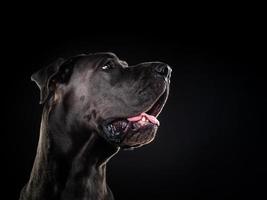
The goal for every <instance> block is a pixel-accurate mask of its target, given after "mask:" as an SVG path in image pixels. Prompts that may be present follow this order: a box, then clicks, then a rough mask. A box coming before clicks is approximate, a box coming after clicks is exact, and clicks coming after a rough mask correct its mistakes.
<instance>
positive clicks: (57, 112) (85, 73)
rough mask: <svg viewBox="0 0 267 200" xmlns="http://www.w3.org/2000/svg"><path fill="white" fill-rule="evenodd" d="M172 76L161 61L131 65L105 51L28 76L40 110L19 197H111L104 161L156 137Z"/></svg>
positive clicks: (64, 199)
mask: <svg viewBox="0 0 267 200" xmlns="http://www.w3.org/2000/svg"><path fill="white" fill-rule="evenodd" d="M170 76H171V68H170V67H169V66H168V65H167V64H165V63H162V62H145V63H140V64H138V65H135V66H128V64H127V62H125V61H123V60H120V59H119V58H118V57H117V56H116V55H115V54H113V53H109V52H108V53H95V54H82V55H77V56H74V57H71V58H69V59H66V60H65V59H62V58H59V59H58V60H56V61H55V62H53V63H52V64H50V65H49V66H47V67H45V68H43V69H41V70H40V71H38V72H36V73H35V74H33V75H32V77H31V78H32V80H33V81H35V82H36V83H37V85H38V87H39V88H40V96H41V97H40V103H41V104H43V107H44V108H43V114H42V121H41V128H40V136H39V143H38V148H37V153H36V157H35V161H34V165H33V168H32V172H31V176H30V179H29V181H28V183H27V184H26V185H25V186H24V187H23V189H22V191H21V194H20V200H59V199H62V200H81V199H83V200H84V199H88V200H110V199H113V195H112V192H111V191H110V189H109V187H108V186H107V184H106V164H107V162H108V161H109V159H110V158H111V157H112V156H114V155H115V154H116V153H117V152H118V151H119V149H129V148H130V149H133V148H137V147H140V146H142V145H145V144H148V143H150V142H151V141H152V140H153V139H154V137H155V134H156V132H157V129H158V126H159V121H158V120H157V118H156V117H157V116H158V115H159V113H160V112H161V110H162V108H163V106H164V104H165V102H166V100H167V97H168V94H169V84H170Z"/></svg>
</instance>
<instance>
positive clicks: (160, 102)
mask: <svg viewBox="0 0 267 200" xmlns="http://www.w3.org/2000/svg"><path fill="white" fill-rule="evenodd" d="M168 94H169V89H168V88H166V89H165V90H164V92H163V93H162V94H161V95H160V96H159V97H158V98H157V99H156V100H155V101H154V103H153V104H152V105H151V106H150V107H149V108H148V109H147V110H146V111H145V113H147V114H149V115H153V116H154V117H158V116H159V114H160V113H161V111H162V109H163V107H164V105H165V103H166V101H167V98H168Z"/></svg>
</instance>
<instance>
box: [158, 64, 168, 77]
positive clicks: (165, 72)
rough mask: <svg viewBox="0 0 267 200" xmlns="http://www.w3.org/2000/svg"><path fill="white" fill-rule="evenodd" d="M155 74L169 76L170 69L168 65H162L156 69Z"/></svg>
mask: <svg viewBox="0 0 267 200" xmlns="http://www.w3.org/2000/svg"><path fill="white" fill-rule="evenodd" d="M154 70H155V72H156V73H157V74H159V75H161V76H165V77H166V76H168V74H169V73H170V72H169V71H170V67H169V66H168V65H167V64H164V63H160V64H158V65H157V66H156V67H155V68H154Z"/></svg>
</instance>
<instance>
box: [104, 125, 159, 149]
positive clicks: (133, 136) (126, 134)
mask: <svg viewBox="0 0 267 200" xmlns="http://www.w3.org/2000/svg"><path fill="white" fill-rule="evenodd" d="M157 130H158V125H156V124H153V123H151V122H148V121H138V122H131V121H130V122H129V121H128V122H126V121H124V120H118V121H115V122H113V123H110V124H109V125H107V126H105V127H104V133H105V138H106V139H107V141H108V142H110V143H112V144H114V145H116V146H118V147H121V148H123V149H129V148H130V149H133V148H137V147H141V146H143V145H145V144H148V143H150V142H151V141H153V139H154V138H155V136H156V133H157Z"/></svg>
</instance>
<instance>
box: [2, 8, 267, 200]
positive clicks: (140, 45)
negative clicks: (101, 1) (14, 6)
mask: <svg viewBox="0 0 267 200" xmlns="http://www.w3.org/2000/svg"><path fill="white" fill-rule="evenodd" d="M55 10H57V9H55ZM88 10H89V11H88V12H89V13H90V15H89V14H88V15H84V16H82V17H80V18H79V17H78V18H77V19H76V18H75V19H73V16H74V15H76V13H75V12H65V13H64V14H60V15H59V16H57V18H55V17H52V16H51V13H50V10H49V9H48V10H46V11H45V12H42V13H41V14H40V13H38V12H39V11H35V12H33V13H30V14H29V13H27V12H26V11H25V12H23V11H22V12H21V13H16V12H15V13H16V14H17V16H16V17H14V19H13V18H12V19H11V18H9V19H8V21H7V22H6V23H5V25H4V29H3V33H4V36H2V51H3V52H4V58H3V60H2V63H3V64H2V66H1V71H2V73H1V75H2V79H1V82H2V87H1V89H2V97H1V99H2V101H3V103H2V111H4V112H3V113H4V117H5V121H4V124H3V125H2V130H3V131H2V134H3V140H1V143H2V147H3V150H4V153H3V155H4V158H3V161H4V162H3V166H4V168H5V169H4V170H2V177H5V179H4V182H5V186H6V189H5V191H4V194H5V195H8V196H9V198H7V199H17V198H18V195H19V191H20V189H21V188H22V186H23V185H24V184H25V183H26V182H27V180H28V178H29V175H30V171H31V167H32V164H33V160H34V156H35V151H36V147H37V142H38V134H39V125H40V118H41V111H42V107H41V106H40V105H39V104H38V101H39V91H38V89H37V87H36V85H35V84H34V83H33V82H31V81H30V76H31V74H32V73H33V72H35V71H36V70H38V69H39V68H41V67H43V66H45V65H47V64H49V63H50V62H52V61H53V60H54V59H56V58H58V57H60V56H62V57H68V56H72V55H75V54H79V53H84V52H98V51H101V52H102V51H112V52H114V53H116V54H117V55H118V56H119V57H120V58H122V59H124V60H126V61H128V63H129V64H137V63H139V62H143V61H155V60H159V61H163V62H166V63H168V64H169V65H170V66H171V67H172V69H173V73H172V79H171V91H170V96H169V100H168V102H167V104H166V106H165V109H164V110H163V112H162V114H161V115H160V116H159V120H160V121H161V126H160V129H159V131H158V135H157V138H156V140H155V141H154V142H153V143H151V144H150V145H147V146H145V147H143V148H140V149H136V150H134V151H121V152H120V153H119V154H118V155H117V156H115V157H114V158H112V160H111V161H110V162H109V164H108V171H107V173H108V174H107V176H108V179H107V181H108V184H109V185H110V187H111V189H112V191H113V193H114V196H115V198H116V199H117V200H120V199H127V200H131V199H133V200H134V199H139V200H143V199H199V198H210V199H231V198H235V199H238V198H244V197H250V198H258V197H260V196H262V195H264V193H265V192H264V191H265V190H266V184H265V182H266V181H265V175H266V161H265V160H266V154H265V149H266V136H265V133H264V131H265V132H266V125H265V121H264V120H266V117H265V105H266V88H265V79H266V78H265V77H266V76H265V74H264V73H263V72H264V71H263V70H262V68H263V67H264V65H266V64H263V63H260V62H259V61H260V60H261V58H262V57H263V53H262V50H261V47H260V46H261V45H262V44H261V42H262V41H261V39H260V38H259V36H260V32H261V31H260V29H259V28H260V27H261V25H260V24H257V23H256V22H257V20H256V19H253V18H251V13H250V12H244V13H236V10H234V12H231V16H229V12H228V11H227V12H226V11H223V12H220V13H219V14H218V13H217V10H216V9H215V10H214V12H213V13H210V14H206V15H205V14H204V13H206V12H204V11H203V12H202V11H201V10H200V11H199V12H198V13H195V12H194V11H191V12H190V11H189V12H186V13H185V14H182V15H180V14H178V13H180V11H181V10H183V9H182V8H179V9H176V10H172V11H170V12H162V10H161V9H158V10H150V12H148V11H147V10H142V12H140V11H139V10H135V11H134V12H131V13H128V12H127V11H125V10H124V11H122V10H120V9H117V10H112V12H106V11H103V10H102V9H101V7H97V8H95V9H94V8H93V7H92V6H91V7H88ZM189 10H190V9H189ZM109 11H110V10H109ZM55 13H57V11H54V13H53V14H55ZM110 13H111V14H110ZM112 13H113V14H114V13H116V14H117V15H118V17H116V18H115V19H114V18H112V17H113V15H112ZM27 14H28V15H27ZM38 14H39V15H38ZM193 14H195V15H193ZM235 14H236V15H235ZM37 16H38V17H37ZM129 16H132V17H130V18H128V17H129ZM226 16H227V17H229V18H226Z"/></svg>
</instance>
